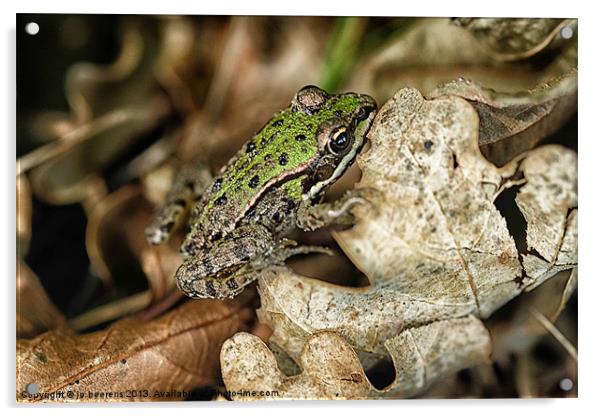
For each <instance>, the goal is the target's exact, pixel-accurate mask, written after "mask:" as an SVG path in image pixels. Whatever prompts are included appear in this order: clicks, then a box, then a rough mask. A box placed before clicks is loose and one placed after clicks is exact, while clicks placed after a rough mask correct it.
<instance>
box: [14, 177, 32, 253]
mask: <svg viewBox="0 0 602 416" xmlns="http://www.w3.org/2000/svg"><path fill="white" fill-rule="evenodd" d="M30 240H31V187H30V186H29V180H28V179H27V176H25V175H19V176H17V256H19V257H25V255H26V254H27V250H28V249H29V241H30Z"/></svg>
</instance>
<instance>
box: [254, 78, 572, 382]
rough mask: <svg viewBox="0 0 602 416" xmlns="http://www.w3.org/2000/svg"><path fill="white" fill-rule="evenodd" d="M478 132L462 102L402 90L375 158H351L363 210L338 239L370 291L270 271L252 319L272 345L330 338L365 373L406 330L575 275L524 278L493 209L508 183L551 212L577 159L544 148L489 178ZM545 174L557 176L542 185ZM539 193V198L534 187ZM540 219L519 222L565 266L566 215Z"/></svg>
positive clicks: (533, 268) (549, 264)
mask: <svg viewBox="0 0 602 416" xmlns="http://www.w3.org/2000/svg"><path fill="white" fill-rule="evenodd" d="M478 121H479V119H478V115H477V112H476V111H475V110H474V108H473V107H472V106H471V105H470V104H469V103H468V102H467V101H465V100H464V99H462V98H459V97H442V98H437V99H433V100H425V99H424V98H423V97H422V96H421V95H420V93H419V92H418V91H416V90H414V89H402V90H400V91H399V92H398V93H397V94H396V95H395V97H394V98H393V99H391V100H390V101H389V102H388V103H387V104H385V105H384V106H383V108H382V109H381V111H380V112H379V114H378V115H377V117H376V120H375V122H374V125H373V128H372V129H371V132H370V136H369V137H370V140H371V148H370V150H369V151H368V152H366V153H364V154H363V155H361V156H360V157H359V158H358V164H359V166H360V168H361V169H362V171H363V176H362V179H361V181H360V183H359V184H358V188H359V189H360V191H361V190H366V195H367V198H368V200H369V201H370V203H369V204H367V205H362V206H358V207H357V208H356V209H355V211H354V213H355V214H356V217H357V218H358V222H357V224H356V226H355V227H354V228H353V229H351V230H348V231H344V232H340V233H337V234H336V235H335V237H336V239H337V241H338V242H339V244H340V246H341V247H342V248H343V250H344V251H345V253H346V254H347V255H348V256H349V257H350V258H351V260H352V261H353V262H354V264H355V265H356V266H357V267H358V268H359V269H360V270H362V271H363V272H364V273H365V274H366V275H367V276H368V278H369V279H370V281H371V283H372V286H371V287H369V288H359V289H358V288H346V287H340V286H336V285H332V284H328V283H325V282H322V281H319V280H315V279H309V278H305V277H302V276H299V275H296V274H294V273H292V272H291V271H289V270H287V269H286V268H274V269H271V270H269V271H266V272H265V273H264V274H263V276H262V277H261V278H260V279H259V290H260V295H261V298H262V308H261V309H259V310H258V316H259V318H260V321H261V322H263V323H266V324H268V325H269V326H271V327H272V328H273V329H274V334H273V336H272V338H271V342H274V343H277V344H278V345H279V346H280V347H282V348H283V349H284V350H285V351H286V352H287V353H288V354H290V356H291V357H292V358H293V359H296V358H297V357H298V356H299V353H300V351H301V349H302V348H303V345H304V344H305V342H306V340H307V338H308V337H309V336H310V335H311V334H312V333H315V332H316V331H320V330H333V331H336V332H337V333H339V334H341V335H343V336H344V337H345V338H346V339H347V340H348V342H349V343H350V344H351V346H352V347H353V348H354V350H355V351H356V352H357V353H358V355H359V356H360V358H361V359H362V362H363V363H364V364H365V365H366V364H369V363H372V362H374V359H382V358H385V357H387V356H388V352H387V350H386V345H387V342H388V341H389V340H391V339H393V338H395V337H396V336H398V334H400V332H401V331H403V330H404V329H407V328H416V327H420V326H423V325H426V324H429V323H431V322H433V321H440V320H447V319H453V318H462V317H465V316H467V315H475V316H477V317H481V318H486V317H488V316H490V315H491V314H492V313H493V312H494V311H495V310H497V309H498V308H499V307H500V306H502V305H504V304H505V303H506V302H508V301H509V300H510V299H512V298H513V297H515V296H516V295H518V294H519V293H521V292H522V291H523V290H524V289H525V287H531V286H534V285H536V284H539V283H541V282H543V281H544V280H546V279H548V278H549V277H550V276H552V275H553V274H555V273H556V272H557V271H558V270H562V269H566V268H568V267H573V266H574V264H573V263H570V262H567V261H565V260H563V259H559V256H557V257H556V258H554V257H551V258H549V260H548V261H543V260H542V262H543V264H536V265H531V264H530V263H529V264H528V263H527V262H523V264H524V265H525V270H524V269H523V267H522V264H521V259H520V258H519V253H518V251H517V248H516V245H515V242H514V239H513V237H512V236H511V235H510V233H509V231H508V229H507V227H506V220H505V218H504V217H503V216H502V214H501V213H500V212H499V211H498V210H497V208H496V206H495V204H494V202H495V200H496V198H498V197H499V195H500V194H501V193H503V192H505V191H507V190H508V188H510V187H512V186H518V185H521V184H522V183H523V182H521V181H518V182H517V181H510V178H513V177H520V175H521V174H523V175H524V181H526V184H527V185H528V184H529V183H532V184H533V185H532V186H527V185H524V189H525V192H526V194H530V193H532V192H534V190H533V189H537V191H535V192H536V194H537V199H538V200H544V201H550V200H553V199H554V198H555V197H556V196H557V195H556V193H557V188H560V189H563V190H564V191H563V192H565V193H566V194H567V195H570V192H571V189H572V188H571V187H574V184H575V183H576V167H575V164H574V163H572V162H573V161H574V158H575V156H574V153H573V152H572V151H570V150H568V149H563V148H561V147H559V146H546V147H543V148H541V149H538V150H537V151H535V152H533V153H532V154H526V155H524V156H523V157H521V158H520V159H517V160H515V161H513V162H512V163H510V164H508V165H506V166H504V167H503V168H496V167H495V166H494V165H493V164H491V163H490V162H489V161H487V160H486V159H485V158H484V157H483V156H482V155H481V153H480V152H479V148H478V131H479V124H478ZM383 167H385V168H383ZM550 169H552V170H554V174H553V175H549V176H547V177H545V178H544V176H545V175H546V173H545V172H548V171H549V170H550ZM542 182H544V183H545V184H546V186H541V185H540V186H539V187H537V186H536V185H537V184H541V183H542ZM367 191H370V192H367ZM569 199H570V198H569ZM564 200H566V198H565V199H560V200H559V201H564ZM568 205H570V204H568ZM542 209H543V210H544V211H541V210H540V211H538V213H537V215H533V216H530V215H525V218H526V220H527V222H528V224H531V225H530V227H531V228H530V230H529V231H528V233H532V234H533V238H534V239H535V240H537V241H538V242H539V241H540V240H542V239H543V238H542V236H541V235H540V232H541V231H542V230H543V229H544V228H546V227H550V228H551V229H553V230H554V233H553V234H550V236H552V241H554V242H555V244H556V246H554V247H561V249H559V250H558V252H559V253H561V252H562V253H564V252H565V251H566V257H568V258H572V257H571V256H574V255H576V245H575V244H574V243H573V242H574V240H575V239H574V236H575V235H574V234H573V230H574V229H573V228H572V227H567V226H566V225H565V216H566V209H567V203H566V202H559V203H558V204H554V203H549V204H548V205H545V206H543V207H542ZM575 212H576V211H575ZM565 228H567V229H569V230H571V232H569V233H565V232H564V231H563V230H565ZM558 235H562V236H563V237H562V238H560V239H558V238H556V237H554V236H558ZM543 240H544V241H545V239H543ZM540 244H541V243H540ZM563 249H564V250H565V251H563ZM529 258H530V257H526V258H525V260H526V259H529ZM525 271H526V274H527V276H528V277H529V279H528V280H524V281H523V279H522V276H523V273H524V272H525ZM552 272H553V273H552ZM462 363H463V365H469V363H468V362H467V361H462ZM415 388H416V389H417V390H419V386H415Z"/></svg>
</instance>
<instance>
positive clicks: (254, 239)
mask: <svg viewBox="0 0 602 416" xmlns="http://www.w3.org/2000/svg"><path fill="white" fill-rule="evenodd" d="M375 113H376V103H375V101H374V100H373V99H372V98H371V97H369V96H367V95H360V94H354V93H348V94H341V95H328V94H327V93H326V92H325V91H323V90H321V89H319V88H318V87H313V86H308V87H304V88H302V89H301V90H300V91H299V92H298V93H297V94H296V95H295V97H294V98H293V100H292V102H291V106H290V107H288V108H286V109H284V110H282V111H281V112H279V113H277V114H275V115H274V117H273V118H272V119H271V120H269V121H268V122H267V123H266V124H265V126H264V127H263V128H262V129H261V130H260V131H259V132H258V133H257V134H256V135H255V136H254V137H253V138H252V139H251V140H249V141H248V142H247V143H246V144H245V145H244V146H243V148H242V149H241V150H240V151H239V152H238V153H237V154H236V155H235V156H234V157H233V158H232V159H231V160H230V162H229V163H228V164H227V165H226V166H224V167H223V168H222V170H221V172H220V173H219V175H218V176H217V177H216V178H215V179H214V180H213V182H212V183H211V184H209V185H208V182H209V180H208V175H207V173H206V169H205V171H204V172H203V171H199V170H198V169H193V168H189V167H187V168H184V169H183V170H182V171H181V172H180V174H179V175H178V178H177V179H176V181H175V183H174V188H173V190H172V192H171V193H170V194H169V195H168V198H167V201H166V203H165V205H164V206H163V207H161V208H160V209H159V211H158V212H157V214H156V216H155V219H154V221H153V223H152V224H151V225H150V226H149V227H148V228H147V230H146V234H147V239H148V241H149V242H150V243H152V244H160V243H162V242H164V241H165V240H166V239H167V238H168V237H169V235H170V234H171V233H172V232H173V230H174V229H175V228H177V226H178V225H179V224H181V223H182V220H181V219H182V217H184V216H185V214H186V213H187V212H188V211H189V210H190V209H191V208H192V214H191V217H190V231H189V233H188V235H187V236H186V239H185V240H184V243H183V244H182V247H181V252H182V254H183V255H184V256H185V261H184V263H183V264H182V265H181V266H180V268H179V269H178V271H177V272H176V282H177V284H178V286H179V288H180V289H181V290H182V291H183V292H184V293H185V294H186V295H188V296H190V297H193V298H218V299H223V298H232V297H234V296H236V295H237V294H238V293H240V292H241V291H242V290H243V289H244V287H245V286H246V285H248V284H249V283H251V282H252V281H253V280H255V279H256V278H257V277H258V274H259V272H260V271H261V270H262V269H264V268H266V267H268V266H270V265H276V264H283V263H284V261H285V260H286V259H287V258H288V257H290V256H293V255H296V254H300V253H308V252H326V251H327V250H326V249H324V248H321V247H307V246H302V247H296V243H295V242H293V241H291V240H288V239H286V238H285V236H286V235H287V234H289V233H290V232H291V231H292V230H293V229H294V228H295V227H299V228H301V229H304V230H312V229H316V228H318V227H322V226H325V225H328V224H331V223H349V222H351V221H352V217H351V215H350V214H349V210H350V208H351V207H352V206H353V205H354V204H356V203H358V202H362V199H361V196H360V195H358V194H357V192H353V191H352V192H349V193H348V194H346V195H345V196H344V197H343V198H342V199H340V200H339V201H336V202H334V203H329V204H322V203H319V202H320V200H321V197H322V195H323V193H324V191H325V190H326V189H327V188H328V187H329V186H330V185H331V184H332V183H334V182H335V181H336V180H337V179H338V178H339V177H340V176H341V175H342V174H343V173H344V172H345V171H346V169H347V168H348V167H349V166H350V165H351V164H352V163H353V161H354V160H355V157H356V155H357V154H358V153H359V151H360V150H361V148H362V146H363V143H364V138H365V135H366V132H367V131H368V128H369V127H370V124H371V123H372V120H373V118H374V115H375ZM207 185H208V186H207ZM194 201H197V202H194Z"/></svg>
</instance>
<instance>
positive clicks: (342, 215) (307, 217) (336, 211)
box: [297, 188, 376, 231]
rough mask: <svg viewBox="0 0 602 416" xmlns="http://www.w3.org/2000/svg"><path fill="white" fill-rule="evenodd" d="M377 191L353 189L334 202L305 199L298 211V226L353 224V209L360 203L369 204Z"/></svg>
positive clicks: (308, 228) (311, 227) (317, 226)
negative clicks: (313, 202) (315, 201)
mask: <svg viewBox="0 0 602 416" xmlns="http://www.w3.org/2000/svg"><path fill="white" fill-rule="evenodd" d="M375 192H376V191H374V190H372V189H370V188H362V189H352V190H350V191H347V192H346V193H345V194H344V195H343V196H342V197H341V198H339V199H337V200H336V201H334V202H324V203H320V204H316V205H312V203H311V201H308V200H304V201H302V202H301V204H300V205H299V209H298V211H297V227H299V228H301V229H302V230H306V231H310V230H316V229H318V228H322V227H325V226H328V225H331V224H339V225H349V224H353V223H354V221H355V217H354V216H353V214H352V212H351V210H352V208H353V207H355V206H357V205H360V204H368V203H369V202H368V201H369V200H370V199H372V198H373V197H374V194H375Z"/></svg>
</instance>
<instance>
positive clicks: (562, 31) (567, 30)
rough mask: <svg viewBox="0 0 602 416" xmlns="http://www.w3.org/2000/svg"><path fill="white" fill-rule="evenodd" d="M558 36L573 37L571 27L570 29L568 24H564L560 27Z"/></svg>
mask: <svg viewBox="0 0 602 416" xmlns="http://www.w3.org/2000/svg"><path fill="white" fill-rule="evenodd" d="M560 36H562V37H563V39H570V38H572V37H573V29H571V27H570V26H565V27H563V28H562V29H560Z"/></svg>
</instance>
